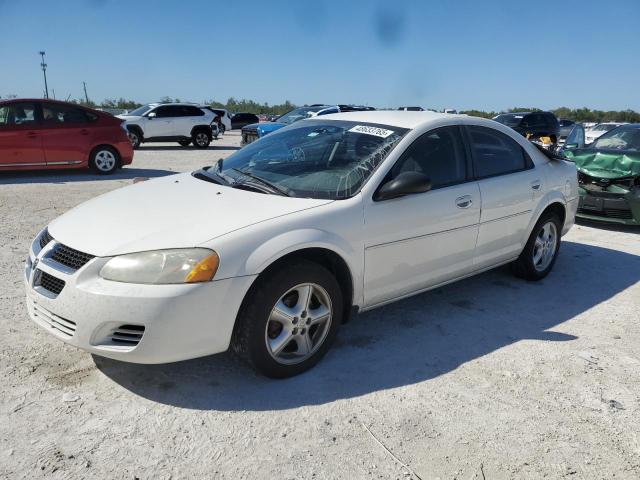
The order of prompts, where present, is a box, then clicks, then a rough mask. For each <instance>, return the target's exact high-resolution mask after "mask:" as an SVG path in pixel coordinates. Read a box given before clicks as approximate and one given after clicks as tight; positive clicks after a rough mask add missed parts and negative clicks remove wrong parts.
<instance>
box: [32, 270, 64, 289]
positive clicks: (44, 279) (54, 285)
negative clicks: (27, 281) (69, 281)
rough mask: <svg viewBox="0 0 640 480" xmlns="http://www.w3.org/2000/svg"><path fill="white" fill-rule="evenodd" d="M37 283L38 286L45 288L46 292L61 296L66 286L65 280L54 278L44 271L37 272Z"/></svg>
mask: <svg viewBox="0 0 640 480" xmlns="http://www.w3.org/2000/svg"><path fill="white" fill-rule="evenodd" d="M36 274H37V281H36V285H37V286H40V287H42V288H44V289H45V290H47V291H49V292H51V293H53V294H55V295H59V294H60V292H61V291H62V289H63V288H64V286H65V282H64V280H60V279H59V278H56V277H54V276H53V275H50V274H48V273H47V272H43V271H42V270H38V271H36Z"/></svg>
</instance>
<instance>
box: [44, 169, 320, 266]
mask: <svg viewBox="0 0 640 480" xmlns="http://www.w3.org/2000/svg"><path fill="white" fill-rule="evenodd" d="M331 201H332V200H314V199H308V198H291V197H284V196H279V195H269V194H263V193H257V192H249V191H246V190H240V189H236V188H231V187H228V186H223V185H217V184H215V183H210V182H207V181H204V180H199V179H197V178H195V177H193V176H192V175H191V174H190V173H186V174H180V175H171V176H167V177H163V178H159V179H155V180H149V181H146V182H141V183H137V184H135V185H131V186H128V187H125V188H121V189H118V190H114V191H112V192H109V193H106V194H104V195H101V196H99V197H96V198H94V199H92V200H89V201H88V202H85V203H83V204H81V205H79V206H77V207H75V208H74V209H72V210H70V211H68V212H67V213H65V214H64V215H62V216H60V217H58V218H57V219H56V220H54V221H53V222H52V223H51V224H50V225H49V233H50V234H51V235H52V236H53V238H55V239H56V240H57V241H58V242H60V243H63V244H65V245H68V246H70V247H72V248H75V249H76V250H80V251H82V252H86V253H89V254H91V255H95V256H98V257H104V256H112V255H120V254H124V253H132V252H140V251H145V250H157V249H163V248H185V247H194V246H197V245H200V244H202V243H204V242H206V241H207V240H210V239H213V238H215V237H219V236H221V235H224V234H226V233H229V232H232V231H234V230H238V229H241V228H243V227H247V226H249V225H253V224H255V223H259V222H263V221H265V220H269V219H272V218H275V217H280V216H283V215H288V214H291V213H294V212H298V211H300V210H305V209H309V208H314V207H318V206H320V205H324V204H326V203H330V202H331Z"/></svg>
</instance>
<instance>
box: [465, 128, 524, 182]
mask: <svg viewBox="0 0 640 480" xmlns="http://www.w3.org/2000/svg"><path fill="white" fill-rule="evenodd" d="M466 128H467V131H468V132H469V137H470V139H471V148H472V150H473V168H474V171H475V175H476V177H479V178H483V177H492V176H494V175H502V174H505V173H511V172H517V171H519V170H524V169H525V168H528V167H529V165H530V164H529V162H528V161H527V156H526V154H525V152H524V149H523V148H522V147H521V146H520V144H519V143H518V142H516V141H515V140H514V139H513V138H511V137H509V136H507V135H505V134H504V133H501V132H498V131H497V130H494V129H493V128H487V127H477V126H468V127H466Z"/></svg>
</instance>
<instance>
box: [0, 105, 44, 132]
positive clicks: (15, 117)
mask: <svg viewBox="0 0 640 480" xmlns="http://www.w3.org/2000/svg"><path fill="white" fill-rule="evenodd" d="M34 123H36V105H35V103H31V102H20V103H9V104H7V105H2V106H0V127H4V126H12V125H32V124H34Z"/></svg>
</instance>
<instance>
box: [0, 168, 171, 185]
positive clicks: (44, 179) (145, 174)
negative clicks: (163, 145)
mask: <svg viewBox="0 0 640 480" xmlns="http://www.w3.org/2000/svg"><path fill="white" fill-rule="evenodd" d="M176 173H180V172H174V171H171V170H158V169H154V168H130V167H124V168H121V169H120V170H118V171H116V172H115V173H113V174H111V175H97V174H95V173H93V172H92V171H91V170H87V169H73V170H71V169H69V170H67V169H65V170H44V171H29V172H26V171H22V172H2V173H0V185H11V184H28V183H69V182H94V181H97V180H128V179H132V178H138V177H142V178H154V177H165V176H167V175H173V174H176Z"/></svg>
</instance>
